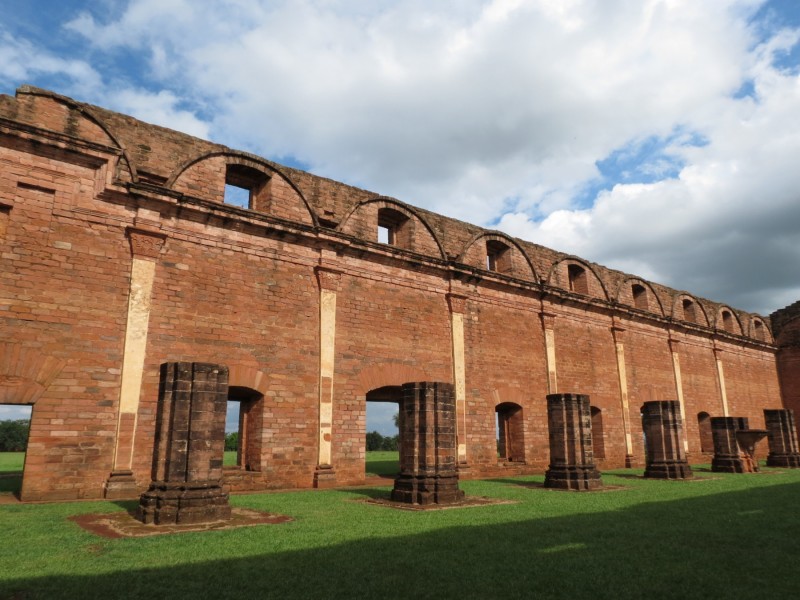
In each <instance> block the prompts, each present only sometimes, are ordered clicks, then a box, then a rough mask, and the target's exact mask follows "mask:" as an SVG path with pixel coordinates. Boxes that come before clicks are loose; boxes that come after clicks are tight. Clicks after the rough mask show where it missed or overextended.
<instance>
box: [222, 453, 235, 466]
mask: <svg viewBox="0 0 800 600" xmlns="http://www.w3.org/2000/svg"><path fill="white" fill-rule="evenodd" d="M222 464H223V465H225V466H226V467H235V466H236V450H225V455H224V456H223V457H222Z"/></svg>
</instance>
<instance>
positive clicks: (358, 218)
mask: <svg viewBox="0 0 800 600" xmlns="http://www.w3.org/2000/svg"><path fill="white" fill-rule="evenodd" d="M337 230H338V231H340V232H342V233H345V234H347V235H352V236H354V237H357V238H360V239H362V240H366V241H368V242H375V243H380V244H384V245H386V246H387V247H389V248H400V249H402V250H409V251H411V252H416V253H418V254H425V255H427V256H432V257H435V258H444V250H443V249H442V245H441V242H440V241H439V239H438V237H437V236H436V234H435V232H434V230H433V228H432V227H431V226H430V224H429V223H428V222H427V220H426V219H425V218H424V217H423V216H422V215H421V214H420V213H419V212H418V211H416V210H415V209H414V208H412V207H410V206H408V205H407V204H403V203H402V202H398V201H397V200H394V199H392V198H382V197H381V198H372V199H370V200H365V201H363V202H359V203H358V204H356V205H355V206H354V207H353V208H352V209H351V210H350V212H349V213H348V214H347V215H345V217H344V219H342V222H341V223H340V224H339V227H338V228H337ZM409 381H413V380H409Z"/></svg>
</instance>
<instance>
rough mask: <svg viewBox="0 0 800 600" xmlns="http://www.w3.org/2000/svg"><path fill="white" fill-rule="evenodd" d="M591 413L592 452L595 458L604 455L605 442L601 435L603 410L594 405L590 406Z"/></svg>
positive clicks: (603, 456)
mask: <svg viewBox="0 0 800 600" xmlns="http://www.w3.org/2000/svg"><path fill="white" fill-rule="evenodd" d="M590 411H591V415H592V452H593V453H594V457H595V458H605V457H606V442H605V438H604V437H603V411H602V410H600V409H599V408H597V407H596V406H592V407H590Z"/></svg>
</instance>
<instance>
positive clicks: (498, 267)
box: [457, 231, 539, 281]
mask: <svg viewBox="0 0 800 600" xmlns="http://www.w3.org/2000/svg"><path fill="white" fill-rule="evenodd" d="M457 260H458V262H460V263H463V264H465V265H469V266H471V267H477V268H478V269H483V270H485V271H491V272H493V273H498V274H500V275H506V276H508V277H515V278H517V279H524V280H526V281H538V280H539V278H538V276H537V274H536V270H535V269H534V267H533V264H532V263H531V261H530V259H529V258H528V255H527V254H526V253H525V251H524V250H523V249H522V248H521V247H520V245H519V244H518V243H517V241H516V240H515V239H514V238H512V237H511V236H508V235H506V234H504V233H502V232H499V231H488V232H483V233H480V234H478V235H476V236H475V237H473V238H472V239H471V240H470V241H469V242H467V245H466V246H465V247H464V250H463V251H462V252H461V254H460V255H459V257H458V258H457Z"/></svg>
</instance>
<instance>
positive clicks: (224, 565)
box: [0, 469, 800, 600]
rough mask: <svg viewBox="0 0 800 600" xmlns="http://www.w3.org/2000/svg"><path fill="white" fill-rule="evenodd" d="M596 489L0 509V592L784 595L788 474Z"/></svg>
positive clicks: (797, 530)
mask: <svg viewBox="0 0 800 600" xmlns="http://www.w3.org/2000/svg"><path fill="white" fill-rule="evenodd" d="M637 473H638V474H641V471H616V472H613V473H605V474H604V475H603V478H604V482H605V483H606V485H607V486H622V489H616V490H611V491H606V492H597V493H588V494H579V493H570V492H556V491H548V490H545V489H542V488H539V487H528V486H529V484H530V483H532V482H541V481H542V480H543V477H541V476H538V477H537V476H533V477H521V478H509V479H503V480H493V481H465V482H462V484H461V487H462V489H464V490H465V491H466V492H467V493H468V494H470V495H478V496H489V497H493V498H502V499H507V500H512V501H514V502H515V504H505V505H494V506H481V507H473V508H465V509H458V510H441V511H429V512H415V511H400V510H392V509H389V508H385V507H382V506H376V505H370V504H366V503H364V502H363V501H364V500H365V499H367V498H369V497H375V496H386V495H387V494H388V490H389V489H390V488H389V487H386V486H384V487H367V488H358V489H356V488H354V489H349V490H330V491H300V492H298V491H294V492H281V493H265V494H252V495H237V496H234V497H232V499H231V502H232V503H233V504H234V505H236V506H244V507H250V508H254V509H261V510H267V511H271V512H276V513H281V514H285V515H290V516H291V517H293V518H294V521H292V522H290V523H285V524H282V525H273V526H258V527H248V528H241V529H235V530H228V531H215V532H205V533H184V534H178V535H168V536H156V537H150V538H146V539H116V540H108V539H103V538H99V537H96V536H94V535H92V534H90V533H88V532H86V531H83V530H81V529H80V528H79V527H78V526H77V525H75V524H74V523H73V522H71V521H69V520H67V519H68V517H69V516H70V515H74V514H79V513H97V512H115V511H123V510H126V509H130V508H132V507H133V506H134V505H135V503H134V502H79V503H64V504H39V505H34V504H29V505H24V504H14V505H7V504H6V505H0V531H2V532H3V539H4V541H5V543H3V544H2V545H0V598H17V599H24V600H38V599H60V598H90V599H91V598H102V599H108V598H152V597H161V596H164V595H168V596H169V597H170V598H193V599H194V598H207V597H208V598H215V599H224V598H236V599H239V600H240V599H241V598H243V597H253V598H281V599H283V598H322V597H324V598H381V599H384V598H409V597H413V598H437V599H444V598H570V599H576V598H578V599H580V598H592V599H595V598H646V597H650V598H723V597H730V598H737V599H741V598H759V599H763V598H790V597H797V589H798V586H799V585H800V572H798V570H797V568H796V565H795V562H796V560H795V558H796V557H797V555H798V552H800V519H798V518H797V498H798V497H799V496H800V470H795V471H792V470H786V471H783V472H781V471H777V470H771V469H765V472H764V473H763V474H755V475H717V474H713V477H714V478H713V479H712V478H711V477H712V474H711V473H708V472H698V474H699V475H700V476H701V477H706V478H707V479H703V480H698V481H693V482H669V481H648V480H643V479H641V478H636V477H631V475H632V474H637Z"/></svg>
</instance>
